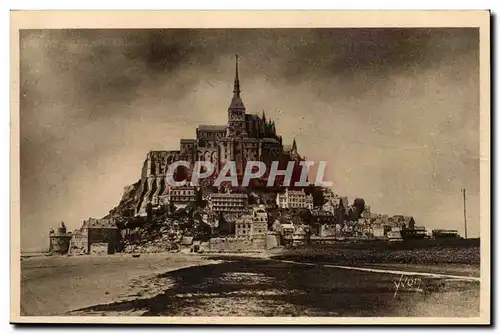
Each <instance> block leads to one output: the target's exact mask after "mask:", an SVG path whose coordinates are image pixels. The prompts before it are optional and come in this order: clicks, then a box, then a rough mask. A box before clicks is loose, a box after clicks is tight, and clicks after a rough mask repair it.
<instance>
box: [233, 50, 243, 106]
mask: <svg viewBox="0 0 500 334" xmlns="http://www.w3.org/2000/svg"><path fill="white" fill-rule="evenodd" d="M240 93H241V90H240V78H239V75H238V55H237V54H236V74H235V76H234V89H233V94H234V95H233V96H234V97H240Z"/></svg>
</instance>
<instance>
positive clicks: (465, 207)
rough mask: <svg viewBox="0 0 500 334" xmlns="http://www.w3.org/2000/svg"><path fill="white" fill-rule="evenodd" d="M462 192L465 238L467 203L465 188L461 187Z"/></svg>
mask: <svg viewBox="0 0 500 334" xmlns="http://www.w3.org/2000/svg"><path fill="white" fill-rule="evenodd" d="M462 194H463V196H464V224H465V239H467V204H466V197H465V188H464V189H462Z"/></svg>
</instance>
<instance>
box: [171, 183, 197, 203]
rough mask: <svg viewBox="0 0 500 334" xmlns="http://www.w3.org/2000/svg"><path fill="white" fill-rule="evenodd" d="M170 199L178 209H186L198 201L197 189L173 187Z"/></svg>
mask: <svg viewBox="0 0 500 334" xmlns="http://www.w3.org/2000/svg"><path fill="white" fill-rule="evenodd" d="M168 199H169V201H170V202H172V203H173V204H174V205H175V206H176V207H178V208H182V207H186V206H187V205H188V204H189V203H191V202H194V201H195V200H196V188H195V187H193V186H178V187H171V188H170V189H169V193H168Z"/></svg>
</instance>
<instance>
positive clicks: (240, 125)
mask: <svg viewBox="0 0 500 334" xmlns="http://www.w3.org/2000/svg"><path fill="white" fill-rule="evenodd" d="M240 93H241V90H240V78H239V73H238V55H236V69H235V75H234V88H233V98H232V99H231V104H230V105H229V108H228V110H227V112H228V115H227V116H228V117H227V134H226V135H227V136H228V137H244V136H246V135H247V132H246V123H245V122H246V116H245V105H244V104H243V101H242V100H241V96H240Z"/></svg>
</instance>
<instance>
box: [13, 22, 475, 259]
mask: <svg viewBox="0 0 500 334" xmlns="http://www.w3.org/2000/svg"><path fill="white" fill-rule="evenodd" d="M236 53H237V54H238V55H239V59H240V61H239V64H240V65H239V75H240V83H241V89H242V94H241V95H242V99H243V101H244V103H245V106H246V108H247V113H259V114H260V113H262V111H263V110H264V111H265V113H266V117H268V118H269V117H270V118H272V119H274V120H275V122H276V128H277V131H278V132H279V133H280V134H281V135H282V136H283V140H284V144H291V143H292V141H293V138H295V139H296V140H297V146H298V150H299V152H300V153H301V154H302V155H304V156H305V157H306V158H307V159H309V160H315V161H319V160H324V161H327V166H328V167H327V172H326V179H327V180H328V181H332V182H333V187H332V188H333V190H334V191H335V192H336V193H338V194H341V195H344V196H348V198H349V201H352V200H354V198H356V197H362V198H364V199H365V201H366V202H367V204H368V205H370V206H371V210H372V212H377V213H387V214H389V215H393V214H403V215H409V216H413V217H414V218H415V220H416V224H417V225H424V226H426V227H427V228H428V229H434V228H453V229H458V230H459V233H460V234H462V235H463V232H464V223H463V221H464V217H463V198H462V194H461V189H462V188H465V189H467V223H468V236H469V237H472V236H475V237H477V236H479V35H478V30H477V29H470V28H469V29H458V28H456V29H443V28H436V29H413V28H407V29H345V28H344V29H166V30H145V29H138V30H126V29H119V30H93V29H85V30H24V31H21V33H20V126H21V132H20V145H21V146H20V154H21V156H20V162H21V165H20V168H21V171H20V172H21V193H20V194H21V248H22V249H23V250H36V249H43V248H48V234H49V233H48V232H49V228H55V227H57V226H58V225H59V223H60V221H64V222H65V223H66V225H67V226H68V227H69V228H70V229H76V228H79V227H80V225H81V223H82V222H83V220H84V219H88V218H89V217H97V218H99V217H102V216H104V215H106V214H107V213H108V211H109V210H110V209H111V208H113V207H114V206H115V205H117V204H118V202H119V200H120V198H121V196H122V194H123V189H124V187H125V186H127V185H129V184H132V183H134V182H136V181H137V180H138V179H139V178H140V172H141V167H142V163H143V161H144V159H145V157H146V154H147V152H148V151H150V150H172V149H178V148H179V139H180V138H195V135H196V134H195V129H196V126H197V125H199V124H225V123H226V121H227V108H228V106H229V103H230V100H231V97H232V84H233V79H234V60H235V57H234V55H235V54H236Z"/></svg>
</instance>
